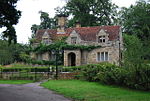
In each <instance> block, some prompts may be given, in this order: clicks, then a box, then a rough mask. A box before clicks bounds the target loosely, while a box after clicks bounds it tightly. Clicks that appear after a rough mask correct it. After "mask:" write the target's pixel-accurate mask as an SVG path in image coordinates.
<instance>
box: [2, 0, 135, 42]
mask: <svg viewBox="0 0 150 101" xmlns="http://www.w3.org/2000/svg"><path fill="white" fill-rule="evenodd" d="M135 1H136V0H112V2H113V3H115V4H116V5H118V6H119V7H123V6H125V7H129V6H130V5H131V4H134V3H135ZM63 5H65V1H64V0H20V1H18V3H17V9H19V10H21V11H22V16H21V18H20V19H19V23H18V24H17V25H16V26H15V29H16V33H17V41H18V42H19V43H24V44H25V43H27V42H28V38H29V37H31V30H30V28H31V26H32V25H33V24H40V14H39V13H38V12H39V11H44V12H48V13H49V15H50V17H53V16H54V15H55V10H54V8H56V7H58V6H60V7H62V6H63ZM1 30H2V29H0V31H1Z"/></svg>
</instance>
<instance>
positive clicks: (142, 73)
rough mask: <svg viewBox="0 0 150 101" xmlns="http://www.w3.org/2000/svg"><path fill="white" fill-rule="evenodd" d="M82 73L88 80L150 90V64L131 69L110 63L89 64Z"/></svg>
mask: <svg viewBox="0 0 150 101" xmlns="http://www.w3.org/2000/svg"><path fill="white" fill-rule="evenodd" d="M81 73H82V74H81V75H83V78H84V79H85V80H87V81H97V82H101V83H104V84H109V85H120V86H126V87H129V88H134V89H139V90H150V78H149V77H150V66H149V65H141V67H139V68H135V69H132V70H131V69H126V68H123V67H119V66H116V65H112V64H109V63H101V64H89V65H86V66H84V67H83V68H82V69H81Z"/></svg>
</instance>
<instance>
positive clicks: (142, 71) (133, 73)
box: [125, 65, 150, 90]
mask: <svg viewBox="0 0 150 101" xmlns="http://www.w3.org/2000/svg"><path fill="white" fill-rule="evenodd" d="M149 77H150V66H148V65H142V66H141V67H140V68H135V69H134V70H129V71H128V73H127V75H126V78H125V84H126V86H127V87H130V88H135V89H140V90H150V78H149Z"/></svg>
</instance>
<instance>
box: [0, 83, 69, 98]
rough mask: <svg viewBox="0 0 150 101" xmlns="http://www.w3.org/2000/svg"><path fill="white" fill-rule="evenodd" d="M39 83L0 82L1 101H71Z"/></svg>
mask: <svg viewBox="0 0 150 101" xmlns="http://www.w3.org/2000/svg"><path fill="white" fill-rule="evenodd" d="M39 85H40V83H30V84H23V85H10V84H0V101H71V99H68V98H65V97H64V96H62V95H59V94H56V93H55V92H53V91H50V90H48V89H45V88H43V87H41V86H39Z"/></svg>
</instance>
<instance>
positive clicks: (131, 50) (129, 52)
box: [123, 34, 144, 68]
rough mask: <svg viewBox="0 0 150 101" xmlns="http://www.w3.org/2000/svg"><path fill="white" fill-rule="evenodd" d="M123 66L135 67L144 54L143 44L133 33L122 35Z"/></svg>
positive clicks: (140, 61)
mask: <svg viewBox="0 0 150 101" xmlns="http://www.w3.org/2000/svg"><path fill="white" fill-rule="evenodd" d="M123 38H124V48H125V50H124V56H123V59H124V60H123V61H124V66H125V67H126V68H132V67H133V68H135V67H137V66H138V65H140V64H141V63H142V62H143V60H142V56H143V54H144V51H143V44H142V42H141V41H140V40H139V39H138V38H137V37H136V36H135V35H126V34H125V35H124V37H123Z"/></svg>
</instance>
